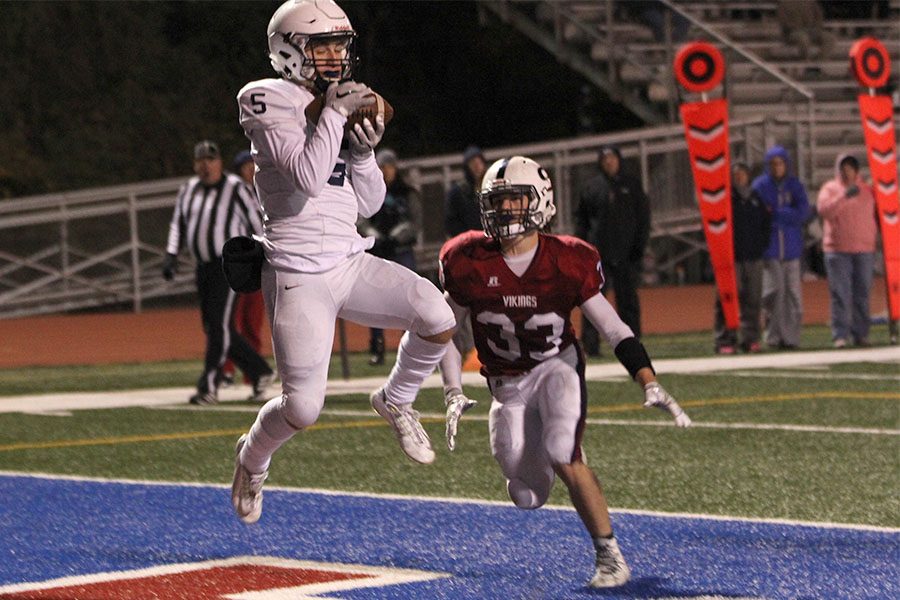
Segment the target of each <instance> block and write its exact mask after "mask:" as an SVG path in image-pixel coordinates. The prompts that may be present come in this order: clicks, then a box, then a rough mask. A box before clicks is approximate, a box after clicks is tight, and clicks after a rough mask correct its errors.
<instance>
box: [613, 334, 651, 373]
mask: <svg viewBox="0 0 900 600" xmlns="http://www.w3.org/2000/svg"><path fill="white" fill-rule="evenodd" d="M616 358H618V359H619V362H620V363H622V366H623V367H625V368H626V369H627V370H628V374H629V375H631V378H632V379H634V378H635V377H636V376H637V372H638V371H640V370H641V369H643V368H644V367H650V370H651V371H653V374H654V375H655V374H656V371H655V370H654V369H653V365H652V364H651V363H650V357H649V356H647V351H646V350H645V349H644V345H643V344H642V343H640V342H639V341H638V340H637V338H635V337H630V338H625V339H624V340H622V341H621V342H619V345H618V346H616Z"/></svg>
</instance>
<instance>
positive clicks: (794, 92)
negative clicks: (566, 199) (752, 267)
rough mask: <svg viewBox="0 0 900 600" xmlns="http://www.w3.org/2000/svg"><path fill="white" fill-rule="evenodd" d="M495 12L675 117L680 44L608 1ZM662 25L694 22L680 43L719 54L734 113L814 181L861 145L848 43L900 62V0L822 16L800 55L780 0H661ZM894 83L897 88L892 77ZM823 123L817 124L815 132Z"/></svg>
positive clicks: (646, 114)
mask: <svg viewBox="0 0 900 600" xmlns="http://www.w3.org/2000/svg"><path fill="white" fill-rule="evenodd" d="M481 6H482V7H483V8H484V10H485V11H487V12H491V13H493V14H495V15H497V16H498V17H499V18H500V19H501V20H502V21H504V22H506V23H509V24H510V26H511V27H514V28H516V29H517V30H518V31H519V32H520V33H522V34H524V35H525V36H527V37H529V38H531V39H532V40H534V41H535V42H536V43H538V44H540V45H541V46H542V47H544V48H546V49H547V50H548V51H550V52H552V53H553V54H554V55H555V56H556V57H557V59H558V60H559V61H560V62H562V63H564V64H568V65H569V66H570V67H572V68H573V69H574V70H575V71H577V72H579V73H582V74H583V75H585V76H586V77H587V78H588V79H590V80H591V81H600V83H599V84H598V85H599V87H601V88H602V89H603V90H605V91H606V92H607V93H608V94H609V95H610V97H611V98H612V99H613V100H614V101H617V102H621V103H623V104H624V105H625V106H627V107H629V108H631V109H632V110H633V111H634V112H635V114H637V115H638V116H640V117H641V118H643V119H644V120H645V121H646V122H647V123H650V124H660V123H666V122H670V123H671V122H676V121H677V104H678V103H679V101H680V96H679V89H678V88H677V86H676V84H675V82H674V79H673V77H672V69H671V64H672V61H673V58H674V55H675V52H676V51H677V49H678V47H679V46H680V43H677V42H673V41H672V40H671V30H667V39H665V40H657V39H654V36H653V34H652V33H651V30H650V29H649V28H648V27H646V26H644V25H643V24H641V23H637V22H634V21H633V20H631V18H630V17H629V16H628V14H627V11H625V10H623V7H626V8H627V2H616V1H614V0H594V1H587V0H552V1H549V0H543V1H528V0H503V1H496V0H485V1H484V2H482V3H481ZM660 6H661V7H662V8H665V9H666V10H665V16H666V18H667V19H668V22H669V23H671V22H672V19H674V18H676V15H677V16H678V17H679V18H683V19H687V20H689V21H690V30H689V33H688V35H687V38H686V41H689V40H699V39H702V40H706V41H710V42H712V43H714V44H716V45H717V47H719V49H720V50H721V51H722V53H723V54H724V56H725V59H726V64H727V75H726V80H725V84H724V88H723V90H724V93H725V94H726V96H727V97H728V99H729V105H730V110H731V116H732V118H757V117H762V118H769V119H771V127H770V128H769V133H770V135H771V138H772V139H773V140H775V141H778V142H781V143H784V144H785V145H789V146H790V145H796V150H797V154H796V155H795V156H796V158H797V164H798V175H799V176H800V177H801V179H802V180H803V181H804V182H805V183H806V184H807V185H809V186H811V187H813V188H817V187H818V186H819V185H820V184H821V183H822V182H823V181H825V180H826V179H828V178H829V177H830V176H831V175H832V165H833V162H834V157H835V155H836V154H837V153H838V152H840V151H842V150H845V149H847V148H861V147H862V145H863V138H862V131H861V128H860V126H859V109H858V106H857V102H856V97H857V94H858V93H859V88H858V85H857V83H856V82H855V80H854V79H853V78H852V76H851V75H850V73H849V49H850V46H851V44H852V43H853V42H854V41H856V40H857V39H858V38H860V37H862V36H864V35H873V36H875V37H878V38H879V39H880V40H881V41H882V42H883V43H884V44H885V46H886V47H887V49H888V51H889V53H890V55H891V58H892V61H893V63H894V65H900V1H898V0H891V1H890V3H889V4H888V11H889V14H888V15H887V16H886V17H885V16H882V18H877V19H876V18H874V17H873V16H871V15H859V16H860V17H861V18H859V19H852V20H847V19H845V20H829V19H826V20H825V21H824V25H823V26H824V29H825V30H826V31H827V32H829V33H830V34H831V35H832V37H833V38H834V44H833V45H832V47H831V48H830V50H829V51H828V52H827V54H825V55H823V56H818V57H816V58H815V59H810V60H804V59H803V58H802V56H801V52H800V50H799V49H798V48H796V47H794V46H793V45H791V44H789V43H787V42H786V41H785V40H784V37H783V32H782V28H781V25H780V24H779V23H778V21H777V18H776V12H777V8H778V3H777V2H771V1H765V0H760V1H758V2H741V1H730V0H721V1H710V0H661V2H660ZM893 81H894V83H893V86H894V88H896V75H894V80H893ZM820 127H822V131H820Z"/></svg>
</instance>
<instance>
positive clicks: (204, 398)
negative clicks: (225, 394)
mask: <svg viewBox="0 0 900 600" xmlns="http://www.w3.org/2000/svg"><path fill="white" fill-rule="evenodd" d="M188 402H189V403H191V404H196V405H198V406H209V405H211V404H218V403H219V395H218V394H217V393H216V392H197V393H196V394H194V395H193V396H191V399H190V400H188Z"/></svg>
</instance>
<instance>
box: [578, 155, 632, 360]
mask: <svg viewBox="0 0 900 600" xmlns="http://www.w3.org/2000/svg"><path fill="white" fill-rule="evenodd" d="M599 160H600V168H601V169H602V171H603V172H602V173H601V174H600V175H598V176H597V177H595V178H593V179H591V180H590V181H588V182H587V184H585V186H584V188H583V189H582V190H581V193H580V194H579V201H578V207H577V209H576V214H575V221H576V225H575V226H576V229H575V235H576V236H578V237H579V238H581V239H583V240H585V241H586V242H588V243H590V244H593V245H594V246H596V247H597V250H599V251H600V260H601V261H602V263H603V273H604V276H605V281H604V284H603V293H604V294H606V293H608V290H609V289H610V287H612V290H613V291H614V293H615V297H616V311H617V312H618V314H619V316H620V317H621V318H622V320H623V321H625V324H626V325H628V326H629V327H630V328H631V330H632V331H633V332H634V335H635V337H637V338H640V335H641V306H640V301H639V300H638V295H637V285H638V282H639V278H640V273H641V259H642V258H643V257H644V250H646V248H647V242H648V241H649V240H650V200H649V199H648V198H647V195H646V194H645V193H644V190H643V188H642V187H641V182H640V181H639V180H638V179H637V178H636V177H632V176H631V175H627V174H624V173H623V172H622V153H621V152H620V151H619V148H617V147H616V146H602V147H601V148H600V153H599ZM581 342H582V344H583V345H584V348H585V351H586V352H587V353H588V354H589V355H592V356H596V355H597V354H599V352H600V348H599V346H600V340H599V337H598V335H597V331H596V329H594V328H593V327H592V326H591V325H590V323H582V334H581Z"/></svg>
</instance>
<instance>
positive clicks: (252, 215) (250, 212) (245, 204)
mask: <svg viewBox="0 0 900 600" xmlns="http://www.w3.org/2000/svg"><path fill="white" fill-rule="evenodd" d="M237 196H238V198H239V200H240V202H241V205H242V211H244V213H245V215H246V218H247V229H248V231H247V233H248V235H262V234H263V224H262V212H261V210H260V206H259V201H258V200H257V199H256V195H255V194H254V193H253V192H252V191H251V190H250V188H249V187H248V186H247V185H245V184H241V185H239V186H238V187H237Z"/></svg>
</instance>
